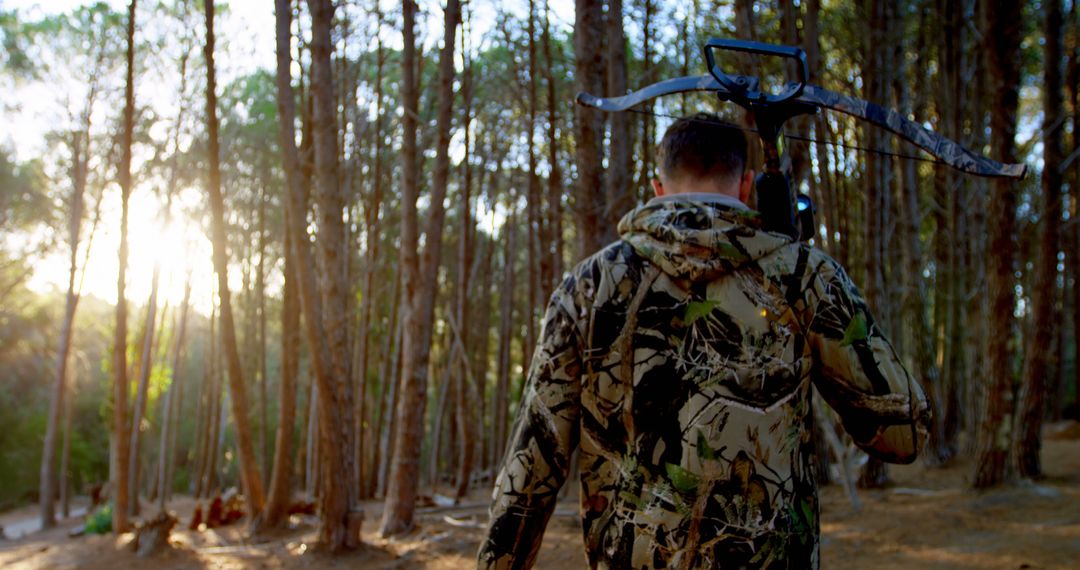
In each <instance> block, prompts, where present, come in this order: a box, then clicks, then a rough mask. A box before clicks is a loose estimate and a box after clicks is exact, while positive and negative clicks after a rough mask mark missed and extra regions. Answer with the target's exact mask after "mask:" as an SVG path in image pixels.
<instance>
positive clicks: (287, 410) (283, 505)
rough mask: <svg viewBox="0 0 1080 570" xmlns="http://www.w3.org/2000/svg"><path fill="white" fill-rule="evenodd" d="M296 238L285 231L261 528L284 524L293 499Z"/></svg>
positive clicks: (297, 337)
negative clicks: (270, 459) (276, 382)
mask: <svg viewBox="0 0 1080 570" xmlns="http://www.w3.org/2000/svg"><path fill="white" fill-rule="evenodd" d="M293 239H294V238H293V237H292V236H291V235H290V233H289V231H288V230H286V232H285V240H284V241H285V243H284V244H283V245H284V246H285V247H284V250H285V275H284V277H285V285H284V288H283V291H282V302H283V307H282V310H281V386H280V387H279V392H278V425H277V437H276V439H275V443H274V467H273V470H272V472H271V473H272V475H271V477H270V493H269V495H268V497H267V500H266V508H265V509H263V512H262V517H261V520H259V522H258V523H257V524H256V528H257V529H259V530H264V529H272V528H279V527H281V526H282V525H283V524H284V523H285V521H286V518H287V516H288V511H289V504H290V502H291V499H292V477H291V475H292V448H293V445H292V443H293V429H294V428H295V426H294V423H295V421H296V377H297V375H298V373H299V368H300V299H299V297H298V294H297V293H298V292H297V290H296V289H297V287H296V282H297V276H296V271H297V267H296V257H295V256H294V254H293V246H292V244H291V243H290V242H291V241H292V240H293Z"/></svg>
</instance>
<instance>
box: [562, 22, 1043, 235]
mask: <svg viewBox="0 0 1080 570" xmlns="http://www.w3.org/2000/svg"><path fill="white" fill-rule="evenodd" d="M722 50H726V51H735V52H745V53H752V54H757V55H763V56H774V57H781V58H786V59H789V60H791V61H793V62H794V63H795V64H796V68H797V70H798V73H799V78H800V80H799V81H793V82H790V83H788V84H787V85H786V86H784V87H783V88H782V89H780V90H779V91H778V92H776V93H769V92H767V91H765V90H763V89H762V88H761V87H760V81H759V80H758V78H756V77H751V76H746V75H735V74H728V73H725V72H724V71H723V70H722V69H721V68H720V67H719V66H718V65H717V64H716V58H715V52H717V51H722ZM704 51H705V60H706V63H707V64H708V68H709V73H708V74H705V75H699V76H687V77H678V78H674V79H668V80H665V81H660V82H658V83H654V84H652V85H649V86H647V87H643V88H641V89H639V90H637V91H634V92H632V93H628V94H626V95H623V96H620V97H597V96H595V95H591V94H589V93H578V95H577V102H578V103H579V104H581V105H584V106H587V107H594V108H596V109H599V110H601V111H609V112H619V111H627V110H629V109H631V108H633V107H635V106H637V105H639V104H641V103H644V102H646V101H649V100H651V99H654V98H656V97H661V96H664V95H672V94H677V93H686V92H691V91H709V92H713V93H715V94H716V95H717V97H718V98H719V99H720V100H721V101H727V102H731V103H735V104H736V105H739V106H741V107H743V108H744V109H746V110H747V111H749V112H750V114H751V116H752V117H753V118H754V122H755V123H756V127H757V129H756V130H757V133H758V135H759V136H760V138H761V143H762V148H763V149H764V151H765V168H764V171H763V172H762V173H761V174H760V175H759V176H758V178H757V179H756V180H755V183H754V186H755V190H756V191H757V196H758V208H759V210H760V211H761V214H762V220H763V226H764V229H766V230H770V231H776V232H779V233H785V234H788V235H790V236H791V237H793V238H796V237H798V238H801V239H804V240H805V239H809V237H811V236H812V235H813V229H812V228H813V222H812V213H813V206H812V205H811V204H810V203H809V199H808V198H806V197H804V196H799V211H800V216H799V217H800V219H799V224H798V226H797V225H796V219H795V207H794V201H793V198H792V194H791V189H790V184H789V182H788V177H787V176H786V175H785V174H784V173H783V172H782V171H781V166H780V165H781V153H782V150H781V149H782V148H783V147H782V144H781V143H782V141H783V134H784V133H783V126H784V122H785V121H787V120H788V119H790V118H792V117H795V116H799V115H812V114H815V113H817V111H818V109H831V110H833V111H838V112H841V113H844V114H847V115H851V116H853V117H856V118H858V119H862V120H864V121H867V122H870V123H872V124H875V125H877V126H879V127H881V128H883V129H885V130H887V131H889V132H892V133H894V134H896V135H898V136H899V137H900V138H902V139H904V140H907V141H908V142H910V143H912V144H914V145H915V146H917V147H919V148H920V149H922V150H924V151H926V152H927V153H929V154H930V155H932V156H933V157H934V158H936V159H937V161H939V162H941V163H942V164H945V165H948V166H951V167H952V168H955V169H957V170H959V171H961V172H965V173H968V174H974V175H976V176H988V177H1005V178H1023V177H1024V174H1025V173H1026V170H1027V166H1026V165H1024V164H1006V163H1001V162H998V161H996V160H993V159H991V158H988V157H986V156H983V155H981V154H979V153H977V152H974V151H972V150H970V149H967V148H965V147H963V146H961V145H960V144H958V143H956V142H954V141H951V140H949V139H947V138H945V137H943V136H941V135H940V134H938V133H935V132H934V131H932V130H930V129H928V128H926V127H924V126H922V125H920V124H919V123H916V122H915V121H912V120H909V119H907V118H905V117H904V116H903V115H901V114H900V113H899V112H897V111H896V110H894V109H888V108H886V107H883V106H881V105H878V104H876V103H871V102H869V101H864V100H862V99H858V98H856V97H851V96H849V95H841V94H839V93H834V92H832V91H829V90H827V89H823V88H821V87H817V86H815V85H809V84H807V65H806V54H805V53H804V52H803V50H801V49H799V48H797V47H791V46H778V45H772V44H765V43H760V42H751V41H743V40H730V39H717V38H713V39H710V40H709V41H708V42H707V43H706V44H705V50H704ZM799 226H801V227H799Z"/></svg>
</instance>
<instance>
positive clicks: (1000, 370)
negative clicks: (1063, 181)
mask: <svg viewBox="0 0 1080 570" xmlns="http://www.w3.org/2000/svg"><path fill="white" fill-rule="evenodd" d="M986 13H987V19H988V22H987V28H986V33H985V35H984V37H985V38H986V42H987V45H986V52H987V54H988V60H989V68H990V69H989V71H990V80H991V82H992V83H993V84H994V85H996V86H997V88H996V89H995V90H994V101H993V105H991V107H990V108H991V115H990V128H991V130H992V132H993V140H992V141H991V157H992V158H994V159H995V160H999V161H1002V162H1016V140H1015V139H1016V111H1017V107H1018V106H1019V86H1020V61H1019V53H1020V38H1021V29H1022V26H1023V14H1022V10H1021V6H1020V4H1019V3H1012V2H1010V3H1006V4H1003V5H1001V6H997V7H995V8H992V9H988V10H986ZM991 188H992V194H991V196H990V215H989V218H988V220H987V222H988V223H987V225H988V226H989V234H990V236H989V240H988V244H987V245H988V249H987V251H986V255H987V257H988V258H989V263H988V264H987V265H988V267H987V285H988V287H987V288H988V296H989V305H990V315H989V321H988V323H987V325H988V326H987V338H988V349H987V350H988V354H989V358H988V361H989V366H988V370H987V374H986V375H985V377H986V379H987V380H986V382H987V388H986V398H985V405H984V408H983V413H982V425H981V426H979V429H978V430H977V443H976V446H977V448H976V458H977V459H976V467H975V478H974V481H973V484H974V486H975V488H977V489H983V488H987V487H992V486H994V485H997V484H999V483H1001V482H1003V481H1004V480H1005V479H1006V476H1007V469H1008V462H1007V456H1008V452H1009V441H1010V432H1011V423H1012V422H1010V421H1009V418H1010V417H1011V415H1012V394H1011V391H1012V384H1013V372H1012V362H1013V349H1012V346H1011V345H1012V342H1011V340H1012V335H1013V323H1014V318H1013V310H1014V308H1015V305H1016V299H1015V287H1014V286H1015V280H1014V279H1013V271H1014V269H1013V265H1014V262H1015V258H1016V236H1015V228H1016V183H1015V182H1013V181H1011V180H1009V179H1004V178H1002V179H995V180H994V181H993V183H992V186H991Z"/></svg>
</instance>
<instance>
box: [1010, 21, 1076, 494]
mask: <svg viewBox="0 0 1080 570" xmlns="http://www.w3.org/2000/svg"><path fill="white" fill-rule="evenodd" d="M1043 10H1044V11H1045V12H1046V22H1045V26H1046V27H1045V36H1046V44H1045V45H1044V46H1043V49H1044V54H1045V57H1044V65H1045V72H1044V73H1045V75H1044V77H1045V84H1044V85H1043V124H1042V136H1043V171H1042V191H1043V192H1042V194H1043V195H1042V201H1043V202H1042V208H1043V209H1042V215H1041V216H1039V219H1040V221H1041V224H1040V226H1042V233H1041V235H1040V237H1039V257H1038V259H1037V261H1036V266H1035V284H1034V288H1033V290H1032V291H1031V297H1032V318H1031V324H1032V326H1033V327H1034V329H1035V330H1034V334H1030V335H1029V338H1030V344H1028V346H1027V355H1026V358H1025V362H1024V364H1025V366H1024V378H1023V383H1022V384H1021V386H1020V394H1019V398H1018V402H1017V405H1016V407H1017V417H1016V420H1017V421H1016V430H1015V431H1014V432H1013V459H1014V460H1015V461H1016V467H1017V472H1018V473H1019V474H1020V476H1021V477H1028V478H1036V477H1040V476H1041V475H1042V462H1041V461H1040V459H1039V452H1040V451H1041V449H1042V424H1043V413H1044V410H1045V409H1046V392H1047V376H1048V375H1049V373H1050V371H1051V369H1052V368H1053V367H1052V366H1051V361H1052V359H1053V357H1052V356H1051V355H1052V354H1059V352H1052V351H1051V349H1050V347H1052V346H1053V344H1054V338H1055V337H1057V326H1058V319H1057V318H1056V317H1055V315H1054V304H1055V301H1056V300H1057V285H1056V281H1057V264H1058V235H1059V234H1060V224H1061V185H1062V172H1061V170H1060V169H1059V167H1058V165H1059V164H1061V162H1062V160H1063V158H1064V152H1063V149H1062V140H1061V139H1062V133H1063V131H1064V130H1065V129H1064V127H1065V109H1064V105H1062V102H1063V101H1062V99H1063V97H1062V92H1061V80H1062V77H1061V76H1062V70H1061V56H1062V51H1063V49H1062V44H1063V37H1062V32H1063V26H1062V13H1061V2H1059V1H1058V0H1051V1H1049V2H1045V3H1044V4H1043Z"/></svg>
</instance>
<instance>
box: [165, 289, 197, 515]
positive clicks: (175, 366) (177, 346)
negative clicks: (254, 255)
mask: <svg viewBox="0 0 1080 570" xmlns="http://www.w3.org/2000/svg"><path fill="white" fill-rule="evenodd" d="M190 300H191V276H190V275H189V276H188V281H187V283H186V284H185V285H184V304H183V308H182V309H181V310H180V330H179V332H177V333H176V341H175V343H174V345H173V361H172V382H171V383H170V384H169V389H168V390H167V391H166V392H165V399H164V402H163V403H162V405H161V410H162V418H161V441H160V442H159V444H158V476H157V477H158V480H157V483H158V485H157V498H158V510H159V511H160V512H165V501H167V500H168V497H169V491H168V490H169V489H170V488H171V487H172V485H171V482H172V477H170V472H169V460H168V459H169V434H170V429H169V427H170V424H171V423H172V421H171V420H172V416H173V415H174V413H175V412H173V408H174V407H175V406H174V404H173V400H174V399H176V397H177V393H178V392H179V390H180V378H181V376H180V358H181V356H182V354H183V351H184V336H185V334H186V333H187V319H188V304H189V301H190Z"/></svg>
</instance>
